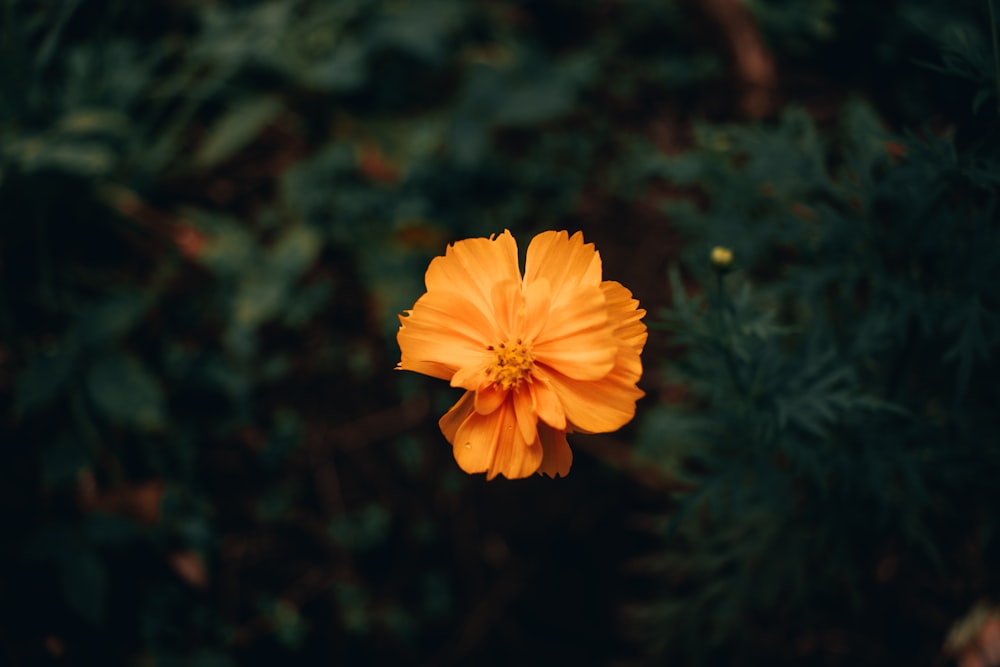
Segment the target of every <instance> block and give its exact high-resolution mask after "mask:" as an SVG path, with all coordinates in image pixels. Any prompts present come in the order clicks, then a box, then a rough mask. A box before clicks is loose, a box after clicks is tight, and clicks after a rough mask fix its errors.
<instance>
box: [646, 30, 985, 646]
mask: <svg viewBox="0 0 1000 667" xmlns="http://www.w3.org/2000/svg"><path fill="white" fill-rule="evenodd" d="M965 43H966V45H970V48H973V47H974V42H965ZM963 54H964V52H963ZM973 60H974V58H973V56H966V55H962V56H958V55H954V56H949V57H946V59H945V61H944V62H945V64H944V65H943V67H944V68H945V69H947V70H948V71H949V73H951V74H961V73H962V72H964V68H965V65H964V64H962V63H970V62H973ZM956 69H957V70H959V71H955V70H956ZM976 81H977V82H978V83H979V84H980V86H981V91H983V92H982V93H981V94H980V95H979V96H977V97H976V100H975V101H974V102H973V106H974V108H975V109H977V110H979V112H980V113H984V114H989V113H991V111H992V110H991V109H981V108H980V106H981V105H980V100H981V99H982V95H984V94H991V91H992V78H991V77H987V76H984V75H981V74H979V75H977V76H976ZM991 125H992V124H991V123H985V124H974V123H969V124H966V125H963V126H961V127H960V128H957V129H955V128H948V129H946V130H944V131H941V130H935V129H932V128H930V127H928V128H925V129H921V130H920V131H916V132H903V133H896V132H891V131H889V130H887V129H886V128H885V127H884V126H883V124H882V123H881V122H880V121H879V119H878V116H877V114H876V113H875V112H874V111H873V110H872V109H871V107H870V106H869V105H867V104H865V103H863V102H860V101H854V102H852V103H850V104H848V105H847V106H845V108H844V109H843V111H842V113H841V115H840V120H839V123H838V124H837V125H836V126H835V127H831V128H829V129H821V128H818V127H817V125H816V123H815V122H814V121H813V120H812V119H811V118H810V116H809V115H808V114H807V113H805V112H804V111H803V110H801V109H797V108H794V107H792V108H789V109H787V110H786V111H785V112H784V113H783V114H782V115H781V117H780V119H778V120H777V122H775V123H772V124H768V125H757V126H743V125H701V126H699V127H697V128H696V133H695V136H696V141H697V148H696V149H695V150H692V151H690V152H688V153H685V154H683V155H680V156H677V157H673V158H663V157H661V156H655V157H653V158H652V159H651V160H650V162H649V163H648V169H649V173H650V174H654V175H655V176H656V177H657V178H662V179H664V180H666V181H668V182H669V183H671V184H672V185H674V186H680V187H685V188H691V189H693V190H696V191H697V192H698V195H699V196H698V199H697V201H698V202H701V203H699V204H696V203H694V202H693V201H692V200H690V199H674V200H670V201H668V202H667V204H666V205H665V208H664V211H665V213H666V216H667V217H668V218H669V219H670V220H671V222H672V223H673V224H676V225H678V226H680V227H681V228H682V229H684V230H686V231H687V238H688V243H687V245H686V251H685V252H684V255H683V264H682V267H683V269H682V268H679V267H675V268H674V269H673V271H672V273H671V280H670V283H671V291H672V305H671V307H670V308H669V309H668V310H665V311H663V312H662V313H661V321H662V323H663V326H664V327H665V328H667V329H668V330H669V331H670V332H671V341H672V345H673V346H674V347H675V349H676V359H671V363H670V365H669V367H668V368H667V369H665V371H664V375H665V377H668V378H669V379H670V382H671V383H677V384H679V385H680V386H683V387H684V388H685V389H686V391H685V393H684V394H682V395H681V396H680V397H679V398H677V399H676V400H675V401H674V402H673V403H665V404H663V405H661V406H659V407H658V408H656V409H655V410H651V411H649V412H648V413H647V414H646V416H645V419H644V420H643V424H642V427H641V431H640V435H639V439H638V443H637V447H638V448H639V453H640V454H641V455H642V456H643V458H644V460H649V461H653V462H657V461H658V462H660V463H661V465H663V466H664V469H665V471H666V473H667V474H668V476H674V477H676V478H678V479H680V480H683V482H684V488H685V489H686V490H685V491H682V492H679V493H677V494H675V497H676V500H677V505H676V508H675V509H674V510H672V512H671V514H670V515H669V518H665V519H664V520H663V521H662V522H659V523H654V524H653V526H654V527H655V528H654V529H655V530H656V531H658V532H659V533H660V534H661V535H662V536H663V537H664V538H665V541H664V543H663V549H662V551H661V552H660V553H659V554H658V555H656V556H653V557H651V558H650V559H649V560H648V562H646V563H645V564H644V565H645V567H647V568H648V569H649V570H650V571H653V572H657V573H659V574H658V576H659V577H660V581H661V582H662V585H663V587H662V588H661V589H660V590H659V593H658V595H657V596H656V597H655V598H654V599H653V600H652V601H650V603H649V604H648V605H645V606H644V605H639V606H637V608H636V610H635V616H634V617H633V618H634V620H636V621H637V622H639V623H640V625H641V626H642V627H644V628H645V632H646V634H645V637H646V638H647V639H648V640H649V641H650V642H651V645H652V646H653V647H654V652H658V653H659V654H660V655H661V656H662V657H663V659H664V660H668V659H669V658H670V657H677V656H679V655H684V656H689V659H690V656H700V659H701V661H703V662H705V663H706V664H745V663H746V661H748V660H749V661H751V662H753V661H755V660H757V659H763V657H762V656H759V655H755V653H754V651H760V650H761V646H762V644H764V643H766V642H772V643H773V644H775V645H776V646H772V648H771V649H770V650H771V651H772V653H769V654H768V655H772V656H773V655H778V656H781V655H784V656H786V658H787V659H789V660H791V659H794V657H795V656H796V655H798V656H800V657H801V656H803V655H811V654H813V653H814V652H823V651H833V652H837V651H840V650H842V649H838V648H837V647H836V645H835V644H836V641H835V640H824V639H823V637H824V636H830V633H836V631H837V630H835V628H838V627H844V626H845V625H846V626H847V627H851V626H853V625H854V624H856V623H859V622H860V623H871V624H878V623H883V624H884V623H885V621H884V619H883V618H882V613H883V612H881V611H874V612H873V611H872V610H871V605H872V604H873V598H874V597H875V595H876V592H877V591H878V590H879V589H880V588H883V587H885V586H888V585H890V582H891V580H892V579H893V578H895V577H896V576H905V575H897V571H896V570H897V569H903V568H904V567H905V568H906V571H908V572H909V576H913V577H922V579H921V581H926V580H927V579H930V580H934V579H938V580H948V581H955V579H954V578H955V577H961V576H962V575H965V576H968V575H969V573H970V571H971V569H970V565H969V559H970V556H969V550H971V553H972V554H973V555H972V556H971V559H972V562H973V563H977V562H978V563H979V565H978V566H973V567H978V568H982V567H985V563H989V562H990V554H993V555H995V554H996V553H997V549H998V546H1000V545H998V543H997V540H996V536H997V534H998V529H1000V523H998V516H997V514H996V511H995V509H996V507H998V506H1000V505H998V503H1000V495H998V489H1000V487H998V486H997V484H996V479H997V476H998V474H1000V448H998V447H997V438H996V426H997V421H996V417H995V415H996V413H995V406H996V405H997V401H998V400H1000V394H998V392H997V383H996V381H995V380H996V377H997V374H998V373H1000V358H998V356H997V354H996V351H997V346H998V344H1000V291H998V286H1000V226H998V223H997V220H998V218H997V215H996V213H997V201H998V200H997V196H998V193H1000V188H998V186H1000V154H998V152H997V143H996V136H995V133H994V132H993V131H992V130H990V129H989V128H990V127H991ZM984 130H985V131H984ZM713 246H725V247H728V248H730V249H731V250H732V253H733V259H732V264H731V266H729V267H728V268H727V267H723V266H721V265H719V264H718V263H714V264H713V263H712V262H710V261H709V255H710V249H711V248H712V247H713ZM901 561H902V562H904V563H906V564H907V565H898V564H899V562H901ZM886 563H889V565H886ZM894 563H895V564H896V565H893V564H894ZM921 573H928V574H921ZM980 576H981V575H980ZM959 580H960V579H959ZM966 581H967V580H966ZM922 585H923V586H925V587H927V588H930V587H928V586H927V584H926V583H924V584H922ZM969 585H970V584H968V583H965V584H955V586H954V587H952V588H950V589H947V590H940V589H931V590H927V589H926V588H925V595H926V598H925V599H923V600H919V601H918V602H916V603H913V604H910V605H907V603H905V602H900V603H898V604H900V605H901V607H900V608H897V609H893V610H892V611H890V612H888V613H889V615H890V616H892V618H893V621H892V627H894V628H907V630H906V631H905V633H909V634H910V635H915V634H920V632H919V631H918V629H919V628H921V627H924V628H926V625H924V624H926V623H927V614H928V612H927V609H928V607H932V606H933V605H934V604H949V605H952V606H954V607H955V608H961V607H962V605H966V606H968V605H969V604H971V602H972V601H974V600H975V599H976V597H978V596H980V595H983V594H984V591H981V590H975V589H969V588H967V587H968V586H969ZM873 617H874V618H873ZM792 619H794V620H792ZM773 623H780V624H781V625H780V626H779V627H780V628H781V630H775V628H773V627H769V624H773ZM883 632H890V630H883ZM923 632H924V633H926V630H923ZM824 633H826V635H824ZM762 635H763V636H765V637H766V638H765V639H761V637H762ZM831 644H832V645H833V646H832V648H831ZM803 647H805V648H803ZM810 647H811V648H810ZM898 650H899V653H898V657H902V656H906V655H909V656H911V658H912V659H913V660H917V659H918V657H919V656H920V655H921V654H920V650H921V649H920V648H919V647H918V646H917V645H916V644H912V643H911V645H909V646H905V647H899V648H898ZM796 651H804V653H796ZM850 652H851V654H852V655H853V656H854V658H855V659H858V660H861V661H866V660H868V659H874V657H872V656H870V657H864V656H866V655H867V654H866V653H864V650H863V649H862V648H861V647H856V646H855V647H852V648H851V650H850Z"/></svg>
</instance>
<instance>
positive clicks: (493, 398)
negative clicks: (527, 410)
mask: <svg viewBox="0 0 1000 667" xmlns="http://www.w3.org/2000/svg"><path fill="white" fill-rule="evenodd" d="M505 400H507V391H506V390H504V389H501V388H500V387H497V386H496V385H495V384H493V383H492V382H490V381H488V380H487V381H486V382H484V383H483V384H481V385H480V386H479V389H477V390H476V412H478V413H479V414H481V415H488V414H490V413H492V412H493V411H494V410H496V409H497V408H499V407H500V406H501V405H503V402H504V401H505Z"/></svg>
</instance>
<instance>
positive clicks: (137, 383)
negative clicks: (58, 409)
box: [87, 354, 166, 431]
mask: <svg viewBox="0 0 1000 667" xmlns="http://www.w3.org/2000/svg"><path fill="white" fill-rule="evenodd" d="M87 389H88V391H89V393H90V398H91V399H92V400H93V401H94V405H95V406H97V408H98V409H99V410H100V411H101V412H103V413H104V415H105V416H106V417H107V418H108V419H110V420H112V421H114V422H118V423H122V424H127V425H129V426H133V427H136V428H138V429H140V430H143V431H155V430H159V429H161V428H163V426H164V425H165V423H166V414H165V413H166V409H165V401H164V397H163V389H162V387H161V386H160V381H159V380H158V379H157V378H156V377H155V376H154V375H152V374H151V373H150V372H149V371H148V370H146V368H145V367H144V366H143V365H142V364H141V363H140V362H139V360H137V359H135V358H134V357H131V356H127V355H125V354H115V355H113V356H109V357H105V358H104V359H102V360H100V361H98V362H97V363H96V364H95V365H94V366H93V367H92V368H91V369H90V372H89V373H88V374H87Z"/></svg>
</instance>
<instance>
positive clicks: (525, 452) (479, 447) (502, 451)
mask: <svg viewBox="0 0 1000 667" xmlns="http://www.w3.org/2000/svg"><path fill="white" fill-rule="evenodd" d="M511 393H513V392H508V397H507V400H506V401H504V403H503V405H501V406H500V408H499V409H497V410H495V411H494V412H493V413H491V414H488V415H481V414H479V413H477V412H476V411H475V410H474V409H466V408H464V406H463V407H462V408H459V405H458V404H456V405H455V407H454V408H452V410H451V411H449V413H448V414H446V415H445V416H444V417H442V419H441V431H442V432H443V433H444V434H445V436H446V437H448V434H449V433H450V432H451V428H452V425H453V422H454V418H449V415H450V414H451V413H452V411H456V415H455V416H456V417H457V416H458V415H459V413H461V414H465V415H467V416H466V417H465V420H464V421H462V423H461V424H460V425H459V426H458V428H457V429H455V430H454V433H453V435H454V437H452V438H449V440H450V441H451V444H452V451H453V453H454V455H455V461H456V462H457V463H458V465H459V467H460V468H462V470H464V471H465V472H467V473H478V472H485V473H486V478H487V479H493V478H494V477H496V476H497V475H498V474H499V475H503V476H504V477H507V478H508V479H518V478H521V477H527V476H529V475H531V474H533V473H534V472H535V471H536V470H538V466H539V464H541V462H542V448H541V447H539V446H538V443H537V442H536V443H535V444H534V445H531V444H529V443H527V442H526V441H525V439H524V438H523V436H522V433H521V429H520V428H519V427H518V424H517V415H516V413H515V408H514V400H513V398H512V397H511V396H510V394H511ZM461 402H462V401H459V403H461ZM456 409H457V410H456ZM446 419H447V422H446ZM446 428H447V429H448V430H446ZM535 440H537V435H536V438H535Z"/></svg>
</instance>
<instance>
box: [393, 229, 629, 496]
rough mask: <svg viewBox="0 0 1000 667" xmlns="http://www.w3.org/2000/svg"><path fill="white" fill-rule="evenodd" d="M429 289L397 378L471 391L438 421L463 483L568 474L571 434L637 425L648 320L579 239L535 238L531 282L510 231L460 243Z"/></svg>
mask: <svg viewBox="0 0 1000 667" xmlns="http://www.w3.org/2000/svg"><path fill="white" fill-rule="evenodd" d="M425 282H426V285H427V292H426V293H425V294H424V295H423V296H421V297H420V298H419V299H418V300H417V303H416V304H415V305H414V306H413V309H412V310H408V311H406V312H405V316H404V315H400V318H399V320H400V323H401V326H400V328H399V333H398V334H397V340H398V341H399V348H400V350H401V352H402V359H401V360H400V362H399V365H398V366H397V368H399V369H403V370H409V371H416V372H418V373H423V374H425V375H430V376H432V377H436V378H441V379H442V380H449V381H450V382H451V386H453V387H462V388H463V389H465V390H466V392H465V394H464V395H463V396H462V398H460V399H459V400H458V402H457V403H456V404H455V405H454V406H453V407H452V408H451V410H449V411H448V412H447V414H445V415H444V417H442V418H441V420H440V422H439V425H440V426H441V431H442V432H443V433H444V435H445V437H446V438H447V439H448V442H450V443H451V445H452V448H453V451H454V454H455V460H456V461H457V462H458V465H459V466H460V467H461V468H462V470H464V471H465V472H468V473H479V472H485V473H486V476H487V478H488V479H493V478H494V477H496V475H498V474H500V475H503V476H504V477H508V478H510V479H516V478H519V477H527V476H529V475H531V474H532V473H535V472H538V473H542V474H545V475H548V476H550V477H553V476H556V475H566V474H567V473H568V472H569V468H570V465H571V464H572V463H573V453H572V452H571V451H570V448H569V444H568V443H567V442H566V433H567V432H571V431H580V432H583V433H601V432H607V431H614V430H616V429H618V428H620V427H622V426H623V425H625V424H627V423H628V422H629V421H630V420H631V419H632V417H633V415H634V414H635V402H636V400H638V399H639V398H640V397H641V396H642V395H643V392H642V391H641V390H640V389H639V388H638V387H636V382H638V381H639V378H640V376H641V375H642V361H641V359H640V356H639V355H640V354H641V353H642V347H643V345H645V343H646V325H645V324H643V323H642V317H643V315H645V314H646V311H644V310H641V309H639V308H638V305H639V302H638V301H636V300H635V299H633V298H632V293H631V292H630V291H628V290H627V289H625V288H624V287H623V286H622V285H621V284H619V283H617V282H613V281H610V280H604V281H602V280H601V256H600V255H599V254H598V253H597V251H596V250H594V245H593V244H592V243H586V244H585V243H584V242H583V234H581V233H580V232H577V233H576V234H574V235H573V236H572V237H571V236H569V234H567V233H566V232H543V233H542V234H539V235H538V236H536V237H535V238H534V239H532V241H531V244H530V245H529V246H528V254H527V261H526V262H525V272H524V277H522V276H521V270H520V266H519V263H518V258H517V243H516V242H515V241H514V237H513V236H511V234H510V232H509V231H506V230H505V231H504V233H503V234H501V235H500V236H499V237H497V238H494V237H493V236H491V237H490V238H488V239H486V238H478V239H467V240H465V241H459V242H457V243H455V244H453V245H451V246H449V247H448V249H447V251H446V253H445V255H444V256H443V257H435V258H434V259H433V260H432V261H431V264H430V267H428V269H427V274H426V276H425Z"/></svg>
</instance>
